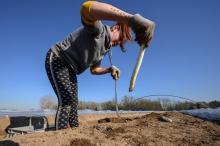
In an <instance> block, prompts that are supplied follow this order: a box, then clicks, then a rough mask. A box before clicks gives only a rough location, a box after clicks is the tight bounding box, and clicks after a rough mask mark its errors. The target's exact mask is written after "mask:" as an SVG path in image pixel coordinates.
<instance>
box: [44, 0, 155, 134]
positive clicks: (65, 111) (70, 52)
mask: <svg viewBox="0 0 220 146" xmlns="http://www.w3.org/2000/svg"><path fill="white" fill-rule="evenodd" d="M80 13H81V22H82V24H83V26H82V27H80V28H78V29H76V30H75V31H74V32H72V33H71V34H70V35H69V36H68V37H67V38H65V39H64V40H63V41H61V42H59V43H56V44H55V45H54V46H53V47H51V48H50V49H49V51H48V53H47V56H46V61H45V66H46V71H47V75H48V78H49V80H50V83H51V85H52V87H53V89H54V91H55V93H56V95H57V97H58V109H57V113H56V119H55V126H56V129H57V130H58V129H65V128H68V127H78V126H79V123H78V113H77V104H78V89H77V76H76V75H79V74H81V73H82V72H83V71H85V70H86V69H87V68H90V71H91V73H92V74H96V75H101V74H106V73H111V75H112V77H113V78H114V79H118V78H119V76H120V70H119V69H118V68H116V67H114V66H111V67H108V68H103V67H101V66H100V64H101V61H102V59H103V57H104V56H105V55H106V53H107V52H108V51H109V50H110V49H111V48H112V47H114V46H120V47H121V49H122V51H123V52H124V51H125V49H124V47H123V44H124V43H126V41H127V40H129V41H130V40H131V29H132V30H133V32H134V33H135V35H136V38H135V41H137V43H138V44H140V45H141V44H143V43H144V44H145V45H146V46H148V44H149V42H150V40H151V39H152V36H153V32H154V27H155V25H154V23H153V22H152V21H150V20H148V19H145V18H144V17H142V16H141V15H139V14H136V15H132V14H129V13H127V12H124V11H122V10H120V9H118V8H116V7H114V6H112V5H109V4H106V3H100V2H97V1H87V2H84V3H83V4H82V7H81V11H80ZM101 20H111V21H115V22H116V24H115V25H113V26H112V27H109V26H107V25H104V24H103V23H102V22H101ZM130 28H131V29H130Z"/></svg>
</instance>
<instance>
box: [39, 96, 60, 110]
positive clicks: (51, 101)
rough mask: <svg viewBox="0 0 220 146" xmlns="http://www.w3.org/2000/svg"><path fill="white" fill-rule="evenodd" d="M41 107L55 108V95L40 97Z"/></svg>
mask: <svg viewBox="0 0 220 146" xmlns="http://www.w3.org/2000/svg"><path fill="white" fill-rule="evenodd" d="M40 107H41V109H57V101H56V98H55V97H52V96H44V97H42V98H41V99H40Z"/></svg>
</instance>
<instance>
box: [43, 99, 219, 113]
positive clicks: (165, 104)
mask: <svg viewBox="0 0 220 146" xmlns="http://www.w3.org/2000/svg"><path fill="white" fill-rule="evenodd" d="M40 107H41V108H42V109H57V101H56V98H54V97H51V96H45V97H42V98H41V100H40ZM217 107H220V101H217V100H215V101H210V102H190V101H182V102H174V101H172V100H170V99H169V98H158V99H157V100H150V99H140V100H135V98H134V97H132V96H124V97H123V98H122V100H121V101H120V102H119V103H118V108H119V110H131V111H144V110H153V111H165V110H166V111H173V110H191V109H200V108H217ZM78 109H79V110H82V109H92V110H115V101H114V100H111V101H106V102H102V103H96V102H85V101H79V103H78Z"/></svg>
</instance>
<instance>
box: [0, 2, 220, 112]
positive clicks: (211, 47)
mask: <svg viewBox="0 0 220 146" xmlns="http://www.w3.org/2000/svg"><path fill="white" fill-rule="evenodd" d="M82 2H83V1H76V0H63V1H61V0H60V1H58V0H47V1H44V0H38V1H35V0H19V1H17V0H7V1H6V0H2V1H1V2H0V42H1V45H0V51H1V53H0V100H1V101H0V108H38V107H39V100H40V98H41V97H43V96H47V95H52V96H55V94H54V92H53V90H52V88H51V85H50V83H49V81H48V79H47V76H46V72H45V69H44V60H45V54H46V52H47V50H48V48H50V47H51V46H52V45H53V44H54V43H56V42H59V41H61V40H62V39H63V38H65V37H66V36H67V35H68V34H69V33H70V32H72V31H74V30H75V29H76V28H77V27H79V26H80V25H81V22H80V13H79V11H80V6H81V4H82ZM105 2H107V3H110V4H112V5H114V6H116V7H119V8H121V9H122V10H125V11H127V12H130V13H132V14H135V13H140V14H141V15H143V16H145V17H146V18H149V19H151V20H153V21H155V22H156V31H155V37H154V38H153V41H152V43H151V46H150V47H149V48H148V49H147V52H146V54H145V57H144V60H143V63H142V66H141V69H140V72H139V75H138V78H137V81H136V87H135V90H134V92H132V93H129V92H128V86H129V82H130V77H131V74H132V71H133V68H134V65H135V62H136V58H137V55H138V51H139V46H138V45H137V44H136V43H134V42H131V43H128V44H127V45H126V47H127V52H126V53H121V51H120V49H118V48H114V49H113V63H114V64H115V66H118V67H119V68H120V69H121V72H122V75H121V78H120V80H119V81H118V96H119V100H120V99H121V98H122V97H123V96H125V95H127V96H135V97H141V96H146V95H149V94H173V95H179V96H184V97H188V98H191V99H193V100H196V101H210V100H220V90H219V87H220V65H219V64H220V47H219V42H220V35H219V34H220V28H219V26H220V9H219V6H220V2H219V1H218V0H194V1H192V0H179V1H176V0H166V1H164V0H144V1H140V0H139V1H135V2H134V1H133V0H126V1H116V0H107V1H105ZM104 23H106V24H109V25H111V24H112V22H106V21H104ZM102 65H103V66H106V67H107V66H109V60H108V57H107V56H106V57H105V59H104V60H103V62H102ZM78 82H79V83H78V84H79V100H83V101H96V102H103V101H107V100H111V99H112V98H113V97H114V81H113V80H112V79H111V77H110V76H109V75H103V76H93V75H91V74H90V72H89V70H87V71H86V72H84V73H83V74H81V75H79V76H78Z"/></svg>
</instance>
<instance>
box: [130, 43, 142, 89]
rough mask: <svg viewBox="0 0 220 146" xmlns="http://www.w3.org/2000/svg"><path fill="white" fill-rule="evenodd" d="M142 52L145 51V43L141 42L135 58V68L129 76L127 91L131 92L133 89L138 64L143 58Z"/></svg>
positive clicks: (138, 67) (139, 64)
mask: <svg viewBox="0 0 220 146" xmlns="http://www.w3.org/2000/svg"><path fill="white" fill-rule="evenodd" d="M144 53H145V44H142V45H141V48H140V51H139V55H138V58H137V62H136V65H135V68H134V70H133V74H132V76H131V80H130V86H129V92H132V91H133V90H134V86H135V82H136V78H137V74H138V72H139V69H140V66H141V63H142V60H143V57H144Z"/></svg>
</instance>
